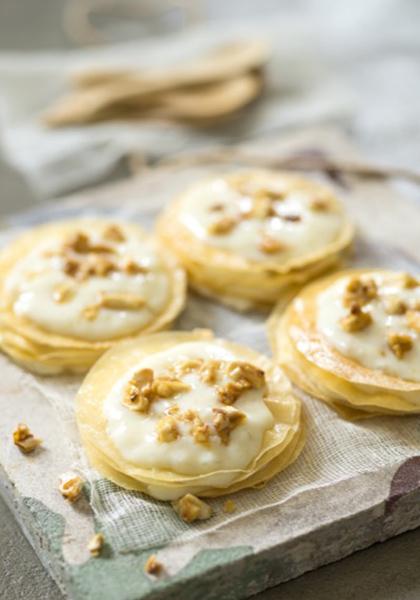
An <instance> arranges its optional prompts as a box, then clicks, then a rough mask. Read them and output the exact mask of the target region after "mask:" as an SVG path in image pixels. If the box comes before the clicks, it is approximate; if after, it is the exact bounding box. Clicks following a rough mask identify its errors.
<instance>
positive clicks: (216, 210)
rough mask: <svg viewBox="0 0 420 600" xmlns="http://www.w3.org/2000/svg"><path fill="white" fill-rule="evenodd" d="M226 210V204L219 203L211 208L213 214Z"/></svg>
mask: <svg viewBox="0 0 420 600" xmlns="http://www.w3.org/2000/svg"><path fill="white" fill-rule="evenodd" d="M224 208H225V205H224V204H221V203H217V204H212V205H211V206H210V208H209V210H211V211H212V212H219V211H221V210H223V209H224Z"/></svg>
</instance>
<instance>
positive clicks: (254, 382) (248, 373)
mask: <svg viewBox="0 0 420 600" xmlns="http://www.w3.org/2000/svg"><path fill="white" fill-rule="evenodd" d="M227 371H228V374H229V375H230V376H231V377H232V379H233V380H234V381H246V382H248V383H249V384H250V387H254V388H260V387H262V386H263V385H264V383H265V373H264V371H263V370H262V369H259V368H258V367H256V366H255V365H252V364H251V363H247V362H242V361H233V362H231V363H230V364H229V365H228V369H227Z"/></svg>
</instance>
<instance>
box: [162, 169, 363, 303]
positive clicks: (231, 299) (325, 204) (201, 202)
mask: <svg viewBox="0 0 420 600" xmlns="http://www.w3.org/2000/svg"><path fill="white" fill-rule="evenodd" d="M158 234H159V236H160V238H161V239H162V240H163V241H164V243H165V245H166V246H167V247H168V248H171V249H172V250H173V252H174V254H175V255H176V256H177V257H178V258H179V260H180V262H181V263H182V264H183V265H184V267H185V269H186V270H187V272H188V276H189V282H190V284H191V286H192V287H193V288H194V289H196V290H197V291H199V292H201V293H203V294H206V295H209V296H212V297H215V298H217V299H219V300H220V301H222V302H225V303H227V304H230V305H233V306H234V307H236V308H239V309H244V310H246V309H249V308H264V307H268V306H270V305H272V304H273V303H275V302H276V301H277V300H278V298H279V297H280V296H281V295H282V294H283V293H284V292H285V291H288V290H290V289H291V288H292V289H296V287H298V286H301V285H302V284H303V283H304V282H306V281H308V280H309V279H311V278H313V277H314V276H316V275H318V274H319V273H322V272H324V271H326V270H328V269H330V268H331V267H333V266H336V265H337V263H338V262H339V261H340V259H341V258H342V255H343V253H344V251H345V250H346V249H347V248H348V247H349V245H350V243H351V241H352V238H353V227H352V225H351V223H350V222H349V220H348V218H347V216H346V214H345V211H344V209H343V206H342V204H341V202H340V201H339V200H338V199H337V198H336V197H335V195H334V193H333V192H332V191H331V190H329V189H328V188H325V187H324V186H322V185H320V184H318V183H314V182H313V181H310V180H306V179H303V178H300V177H296V176H293V175H290V174H284V173H279V172H274V171H264V170H256V171H240V172H236V173H233V174H228V175H226V176H219V177H216V176H215V177H213V178H209V179H206V180H203V181H201V182H198V183H197V184H195V185H193V186H192V187H191V188H190V189H188V190H186V191H185V192H184V193H183V194H181V196H180V197H179V198H178V199H176V200H175V201H174V202H173V203H172V204H170V205H169V207H168V208H167V210H166V211H165V212H164V214H163V215H162V217H161V218H160V221H159V223H158Z"/></svg>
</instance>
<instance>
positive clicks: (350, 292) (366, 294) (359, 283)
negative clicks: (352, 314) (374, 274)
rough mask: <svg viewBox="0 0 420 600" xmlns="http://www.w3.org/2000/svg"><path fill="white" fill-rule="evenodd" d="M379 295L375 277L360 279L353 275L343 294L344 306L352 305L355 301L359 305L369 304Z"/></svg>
mask: <svg viewBox="0 0 420 600" xmlns="http://www.w3.org/2000/svg"><path fill="white" fill-rule="evenodd" d="M377 295H378V286H377V285H376V282H375V280H374V279H372V278H370V279H363V280H362V279H359V278H358V277H352V278H351V279H350V281H349V282H348V283H347V285H346V289H345V291H344V296H343V304H344V306H347V307H351V306H352V305H353V304H354V303H356V304H358V305H359V306H363V305H364V304H367V303H368V302H369V301H370V300H373V299H374V298H376V297H377Z"/></svg>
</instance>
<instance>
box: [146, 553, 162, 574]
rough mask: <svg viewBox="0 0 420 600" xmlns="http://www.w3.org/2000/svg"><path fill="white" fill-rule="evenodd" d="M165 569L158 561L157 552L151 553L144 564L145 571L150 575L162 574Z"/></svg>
mask: <svg viewBox="0 0 420 600" xmlns="http://www.w3.org/2000/svg"><path fill="white" fill-rule="evenodd" d="M162 571H163V565H162V563H161V562H159V561H158V559H157V557H156V554H151V555H150V556H149V558H148V559H147V560H146V563H145V565H144V572H145V573H147V574H148V575H155V576H157V575H160V573H161V572H162Z"/></svg>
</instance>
